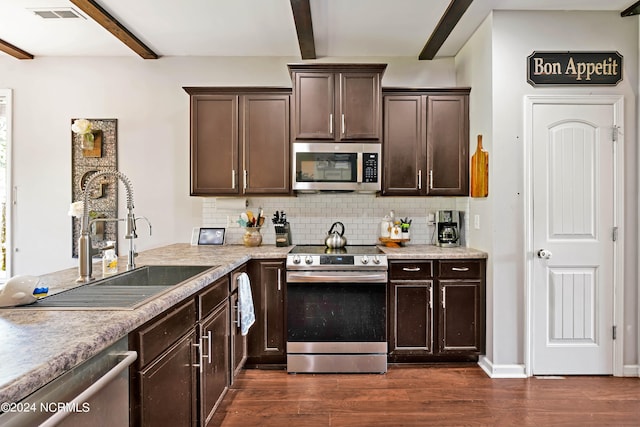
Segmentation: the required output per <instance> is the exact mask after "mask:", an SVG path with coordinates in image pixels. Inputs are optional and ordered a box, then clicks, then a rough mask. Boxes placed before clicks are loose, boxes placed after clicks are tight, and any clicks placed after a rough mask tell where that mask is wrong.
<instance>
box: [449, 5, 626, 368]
mask: <svg viewBox="0 0 640 427" xmlns="http://www.w3.org/2000/svg"><path fill="white" fill-rule="evenodd" d="M487 26H490V27H491V48H490V49H489V48H488V42H487V31H488V30H487ZM477 49H479V50H480V51H481V52H487V54H488V55H489V56H490V61H491V64H492V65H491V70H492V72H491V76H490V77H489V78H488V80H489V81H491V85H488V84H486V83H485V84H484V85H483V84H479V85H478V84H477V83H476V76H475V74H472V73H473V72H475V68H476V67H477V68H479V69H480V70H484V71H486V61H487V58H485V57H483V56H482V55H481V54H480V53H479V51H477ZM535 50H538V51H542V50H558V51H563V50H583V51H598V50H614V51H618V52H620V53H621V54H622V55H623V57H624V70H623V81H622V82H621V83H620V84H618V85H617V86H615V87H549V88H534V87H532V86H530V85H529V84H528V83H527V82H526V58H527V56H528V55H530V54H531V53H532V52H533V51H535ZM456 66H457V67H458V70H459V71H458V79H459V81H458V83H460V84H469V81H471V82H472V83H473V86H474V90H473V91H472V96H471V100H472V101H471V102H472V106H471V108H472V109H471V112H472V117H471V122H472V127H471V129H472V135H474V134H475V133H479V131H480V130H481V129H482V128H483V127H486V129H488V131H490V132H492V134H491V136H490V137H489V138H488V139H489V144H490V145H488V151H489V156H490V157H489V159H490V166H489V169H490V174H491V175H490V178H489V198H488V199H487V200H486V201H485V202H480V201H476V200H474V199H472V200H471V201H470V214H471V215H474V212H481V215H483V216H484V213H482V212H485V211H486V210H488V211H489V212H490V216H491V218H492V219H493V221H494V222H493V224H492V225H493V226H492V229H491V235H490V236H487V235H486V234H484V233H482V232H480V233H476V232H474V231H473V230H472V231H471V233H470V240H471V245H472V246H476V247H486V248H489V252H490V255H489V263H490V264H491V267H492V269H493V271H492V282H493V283H492V284H490V285H489V289H491V291H492V295H489V296H488V297H489V298H490V299H491V300H492V303H493V313H492V321H493V328H492V331H491V332H490V334H492V336H493V343H492V349H491V350H489V351H488V355H489V354H490V352H492V353H493V354H492V362H493V364H494V366H498V367H500V366H513V365H522V364H523V363H524V359H525V357H524V349H525V343H524V337H525V329H524V328H525V325H524V320H525V298H524V277H525V276H524V268H525V266H524V259H523V256H522V251H523V248H524V235H525V229H524V205H525V204H524V196H523V190H524V174H523V164H524V163H523V160H524V159H523V156H524V150H523V131H524V129H523V127H524V121H523V119H524V113H523V112H524V97H525V96H526V95H533V94H537V95H540V94H553V95H560V94H621V95H623V96H624V97H625V106H624V108H625V118H624V120H625V129H624V132H625V135H624V143H623V145H624V150H625V159H626V163H625V181H624V186H625V222H624V226H623V229H624V230H623V231H622V233H624V235H625V236H628V237H629V238H626V239H625V242H624V244H625V245H624V251H625V278H624V292H625V307H624V310H625V324H624V325H623V328H620V327H619V328H618V330H623V331H624V332H623V333H624V339H625V354H624V364H625V365H634V364H636V363H637V362H638V359H637V348H638V344H637V334H638V331H637V330H638V319H637V311H638V307H637V301H638V295H637V283H638V277H637V260H638V249H637V243H638V242H637V238H635V236H637V235H638V234H637V220H638V215H637V210H636V209H637V206H638V197H637V173H638V165H637V161H636V159H637V151H636V145H637V143H636V142H637V120H636V118H637V111H636V96H637V89H638V21H637V18H621V17H620V15H619V14H618V13H614V12H611V13H601V12H514V11H494V12H493V14H492V17H490V18H489V19H488V20H487V21H485V22H484V23H483V25H482V26H481V27H480V28H479V30H478V32H477V33H476V34H475V35H474V36H473V38H472V39H471V40H470V41H469V43H468V44H467V46H465V48H464V49H463V50H462V51H461V52H460V55H459V57H458V58H457V60H456ZM481 73H482V71H481ZM477 86H480V87H479V88H478V87H477ZM476 89H480V91H479V92H480V94H481V95H482V96H483V97H485V98H483V99H481V98H480V97H478V96H475V94H477V93H478V91H476ZM482 108H488V109H490V110H491V113H492V117H489V119H490V120H491V122H492V124H491V125H490V126H489V125H487V124H486V123H485V120H486V118H485V116H484V115H483V116H482V117H483V119H481V120H480V121H478V120H476V119H477V117H475V114H483V113H482V111H483V110H482ZM474 112H475V113H474ZM485 114H486V113H485ZM472 146H475V144H472ZM483 203H486V204H488V205H489V206H484V205H483ZM485 223H486V221H485Z"/></svg>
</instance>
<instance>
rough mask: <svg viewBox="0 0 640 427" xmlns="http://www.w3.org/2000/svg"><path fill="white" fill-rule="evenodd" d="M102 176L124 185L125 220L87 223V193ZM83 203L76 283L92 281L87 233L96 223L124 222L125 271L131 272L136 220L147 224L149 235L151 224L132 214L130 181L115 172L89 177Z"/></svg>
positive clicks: (104, 219) (111, 219)
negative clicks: (110, 177)
mask: <svg viewBox="0 0 640 427" xmlns="http://www.w3.org/2000/svg"><path fill="white" fill-rule="evenodd" d="M103 176H113V177H116V178H118V179H119V180H120V181H122V183H123V184H124V187H125V189H126V191H127V217H126V218H96V219H94V220H92V221H91V222H90V221H89V193H90V189H91V185H93V183H94V182H95V181H96V179H98V178H100V177H103ZM82 202H83V208H82V209H83V210H82V218H81V221H82V225H81V228H80V237H79V238H78V261H79V262H78V271H79V277H78V279H77V280H76V282H79V283H86V282H90V281H91V280H93V277H92V276H91V275H92V269H93V264H92V262H91V256H92V249H93V247H92V245H91V236H90V233H89V230H90V227H91V224H93V223H94V222H97V221H104V222H110V221H125V235H124V238H125V239H128V240H129V253H128V257H127V270H131V269H133V268H135V260H134V258H135V257H136V255H137V254H136V252H135V247H134V244H133V239H135V238H137V237H138V235H137V234H136V221H137V220H138V219H144V220H145V221H147V224H149V234H151V223H150V222H149V220H148V219H147V218H145V217H139V218H136V217H135V215H134V213H133V188H132V185H131V181H129V178H127V177H126V176H125V175H124V174H123V173H122V172H119V171H116V170H106V171H102V172H96V173H94V174H93V175H91V176H90V177H89V179H88V180H87V183H86V184H85V186H84V194H83V197H82Z"/></svg>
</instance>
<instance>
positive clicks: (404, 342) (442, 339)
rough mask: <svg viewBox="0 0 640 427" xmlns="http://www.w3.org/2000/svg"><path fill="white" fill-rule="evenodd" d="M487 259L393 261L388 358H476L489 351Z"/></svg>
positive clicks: (421, 359) (393, 360)
mask: <svg viewBox="0 0 640 427" xmlns="http://www.w3.org/2000/svg"><path fill="white" fill-rule="evenodd" d="M484 271H485V260H482V259H476V260H392V261H391V262H390V264H389V301H388V306H389V322H388V330H389V334H388V335H389V361H390V362H398V363H401V362H415V363H419V362H431V361H466V360H477V358H478V356H479V355H480V354H483V353H484V351H485V343H484V342H485V331H484V328H485V326H484V325H485V323H484V316H485V314H484V313H485V291H484V286H485V278H484V277H485V276H484V274H485V273H484Z"/></svg>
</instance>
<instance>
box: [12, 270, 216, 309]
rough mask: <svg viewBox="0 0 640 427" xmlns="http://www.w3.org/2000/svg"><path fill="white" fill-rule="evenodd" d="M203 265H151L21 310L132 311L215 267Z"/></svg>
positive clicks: (75, 289)
mask: <svg viewBox="0 0 640 427" xmlns="http://www.w3.org/2000/svg"><path fill="white" fill-rule="evenodd" d="M216 267H217V266H202V265H148V266H144V267H139V268H136V269H134V270H131V271H127V272H124V273H120V274H117V275H115V276H112V277H108V278H106V279H102V280H98V281H95V282H93V283H89V284H86V285H82V286H79V287H77V288H73V289H69V290H68V291H64V292H60V293H58V294H54V295H51V296H48V297H45V298H41V299H39V300H38V301H36V302H35V303H33V304H30V305H26V306H22V307H18V308H23V309H36V310H133V309H135V308H137V307H139V306H141V305H142V304H145V303H147V302H149V301H150V300H152V299H153V298H156V297H158V296H160V295H162V294H163V293H165V292H168V291H170V290H171V289H173V288H175V287H177V286H179V285H181V284H182V283H183V282H186V281H187V280H191V279H193V278H195V277H196V276H198V275H200V274H202V273H204V272H206V271H207V270H211V269H214V268H216Z"/></svg>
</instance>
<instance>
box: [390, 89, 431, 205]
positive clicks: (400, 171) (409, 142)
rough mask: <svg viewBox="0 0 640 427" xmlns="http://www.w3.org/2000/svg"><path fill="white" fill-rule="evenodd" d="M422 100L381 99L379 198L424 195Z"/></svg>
mask: <svg viewBox="0 0 640 427" xmlns="http://www.w3.org/2000/svg"><path fill="white" fill-rule="evenodd" d="M424 102H425V101H424V97H422V96H420V95H388V96H385V97H384V139H383V143H382V144H383V145H382V150H383V153H382V157H383V159H384V171H383V174H382V177H383V180H382V186H383V188H382V194H383V195H385V196H415V195H420V194H422V193H423V191H424V190H423V187H424V183H425V182H426V181H425V178H426V154H427V152H426V145H425V141H424V136H423V135H424V133H423V129H424V125H425V119H424V114H423V103H424Z"/></svg>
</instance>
